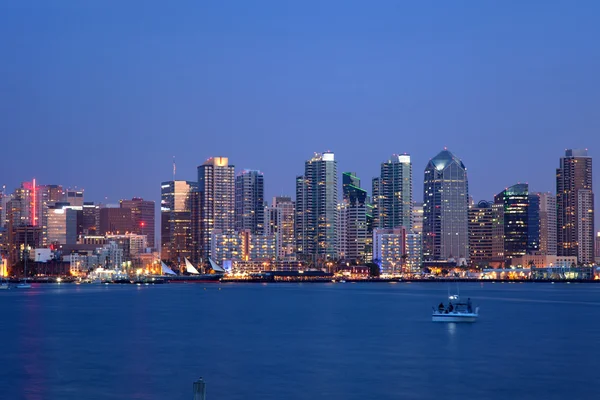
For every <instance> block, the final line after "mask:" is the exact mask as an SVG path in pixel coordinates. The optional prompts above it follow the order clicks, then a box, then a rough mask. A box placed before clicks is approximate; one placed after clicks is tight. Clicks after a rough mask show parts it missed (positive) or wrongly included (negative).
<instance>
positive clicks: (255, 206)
mask: <svg viewBox="0 0 600 400" xmlns="http://www.w3.org/2000/svg"><path fill="white" fill-rule="evenodd" d="M264 191H265V183H264V176H263V173H262V172H260V171H253V170H247V169H246V170H243V171H241V172H240V173H238V175H237V176H236V177H235V230H236V231H238V232H241V231H246V230H247V231H250V232H251V233H252V234H255V235H262V234H264V232H265V225H264V224H265V215H264V212H265V194H264Z"/></svg>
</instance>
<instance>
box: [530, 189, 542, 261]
mask: <svg viewBox="0 0 600 400" xmlns="http://www.w3.org/2000/svg"><path fill="white" fill-rule="evenodd" d="M528 200H529V205H528V207H527V253H529V254H533V253H536V252H538V251H539V250H540V236H541V232H540V197H539V196H538V195H537V194H536V193H530V194H529V196H528Z"/></svg>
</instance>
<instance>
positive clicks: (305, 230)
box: [295, 152, 338, 261]
mask: <svg viewBox="0 0 600 400" xmlns="http://www.w3.org/2000/svg"><path fill="white" fill-rule="evenodd" d="M337 189H338V188H337V162H336V161H335V156H334V154H333V153H329V152H326V153H322V154H321V153H317V154H315V156H314V157H313V158H311V159H310V160H308V161H306V163H305V165H304V176H299V177H297V178H296V226H295V229H296V246H297V251H298V254H299V255H300V256H301V257H303V258H304V259H308V260H315V261H316V260H324V259H335V258H337V237H336V232H337V215H338V211H337V197H338V193H337Z"/></svg>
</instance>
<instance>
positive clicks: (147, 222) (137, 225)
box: [120, 197, 156, 248]
mask: <svg viewBox="0 0 600 400" xmlns="http://www.w3.org/2000/svg"><path fill="white" fill-rule="evenodd" d="M120 205H121V208H128V209H130V210H131V225H132V231H131V232H132V233H136V234H138V235H145V236H146V238H147V243H148V246H150V247H152V248H154V246H156V243H155V241H154V215H155V212H154V201H152V200H144V199H142V198H139V197H134V198H132V199H131V200H121V201H120Z"/></svg>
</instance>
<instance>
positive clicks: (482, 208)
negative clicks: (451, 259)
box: [469, 201, 504, 268]
mask: <svg viewBox="0 0 600 400" xmlns="http://www.w3.org/2000/svg"><path fill="white" fill-rule="evenodd" d="M502 209H503V207H502V206H494V204H493V203H492V202H487V201H480V202H479V203H477V205H475V206H471V207H470V208H469V262H470V264H471V265H472V266H474V267H479V268H483V267H491V266H500V264H501V263H502V262H503V261H504V221H503V219H502Z"/></svg>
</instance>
